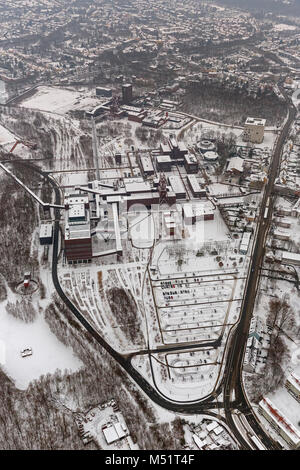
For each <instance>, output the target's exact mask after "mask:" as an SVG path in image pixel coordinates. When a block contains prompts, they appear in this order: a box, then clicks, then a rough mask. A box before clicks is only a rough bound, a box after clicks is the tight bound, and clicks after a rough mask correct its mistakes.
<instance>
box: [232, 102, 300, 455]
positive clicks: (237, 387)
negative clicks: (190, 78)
mask: <svg viewBox="0 0 300 470" xmlns="http://www.w3.org/2000/svg"><path fill="white" fill-rule="evenodd" d="M295 117H296V110H295V108H294V106H290V107H289V118H288V120H287V122H286V124H285V126H284V128H283V129H282V131H281V133H280V135H279V137H278V140H277V145H276V148H275V152H274V155H273V159H272V163H271V167H270V172H269V179H268V183H267V186H266V188H265V193H264V197H263V201H262V205H261V210H260V218H259V225H258V231H257V238H256V243H255V247H254V251H253V255H252V260H251V264H250V271H249V277H248V282H247V287H246V291H245V296H244V301H243V305H242V315H241V321H240V323H239V324H238V326H237V328H236V330H235V332H234V334H233V337H232V339H231V342H230V346H229V350H228V354H227V362H226V367H225V371H224V378H225V381H224V403H225V414H226V420H227V423H228V425H229V426H230V428H231V430H232V431H233V432H234V434H235V435H236V438H237V439H238V440H239V442H240V443H241V445H242V446H243V447H246V448H247V446H245V443H244V442H243V439H240V432H239V430H238V429H237V427H236V425H235V423H234V421H233V417H232V403H231V399H232V396H233V394H234V397H235V399H236V401H237V402H238V403H239V408H240V410H242V411H243V413H244V414H245V416H246V419H247V421H248V423H249V425H250V426H251V427H252V429H253V430H254V431H255V433H256V434H257V435H258V436H259V437H260V439H261V441H262V443H263V444H264V445H265V447H266V448H267V449H277V448H278V445H277V444H276V443H275V442H273V440H272V439H271V438H270V437H269V436H268V435H267V434H266V433H265V432H264V430H263V429H262V427H261V426H260V425H259V423H258V421H257V419H256V417H255V414H254V413H253V411H252V409H251V407H250V405H249V402H248V400H247V397H246V394H245V391H244V389H243V386H242V369H243V358H244V351H245V345H246V342H247V337H248V331H249V328H250V321H251V317H252V313H253V308H254V303H255V299H256V289H257V284H258V280H259V271H260V266H261V265H262V261H263V255H264V247H265V239H266V235H267V232H268V229H269V226H270V223H271V218H272V200H271V196H272V191H273V187H274V182H275V178H276V176H277V171H278V168H279V164H280V157H281V152H282V148H283V145H284V142H285V140H286V137H287V136H288V132H289V129H290V126H291V124H292V122H293V121H294V119H295ZM269 198H270V209H269V212H268V218H267V219H264V213H265V208H266V206H267V201H268V200H269Z"/></svg>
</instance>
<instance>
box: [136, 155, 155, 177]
mask: <svg viewBox="0 0 300 470" xmlns="http://www.w3.org/2000/svg"><path fill="white" fill-rule="evenodd" d="M138 160H139V164H140V168H141V172H142V174H143V175H144V176H145V177H147V176H152V175H154V173H155V172H154V167H153V164H152V160H151V157H150V155H140V156H139V159H138Z"/></svg>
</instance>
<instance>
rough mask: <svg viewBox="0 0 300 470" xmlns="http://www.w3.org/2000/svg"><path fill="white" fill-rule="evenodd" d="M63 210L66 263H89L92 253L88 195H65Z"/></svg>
mask: <svg viewBox="0 0 300 470" xmlns="http://www.w3.org/2000/svg"><path fill="white" fill-rule="evenodd" d="M65 208H66V211H65V238H64V245H65V256H66V259H67V261H68V263H77V262H85V263H86V262H89V261H91V259H92V256H93V253H92V237H91V226H90V213H89V198H88V195H85V194H83V195H82V194H80V193H79V192H77V193H72V194H68V195H66V197H65Z"/></svg>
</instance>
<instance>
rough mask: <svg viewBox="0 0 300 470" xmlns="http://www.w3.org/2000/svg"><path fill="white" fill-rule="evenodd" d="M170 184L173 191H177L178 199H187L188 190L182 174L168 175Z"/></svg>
mask: <svg viewBox="0 0 300 470" xmlns="http://www.w3.org/2000/svg"><path fill="white" fill-rule="evenodd" d="M168 181H169V184H170V186H171V188H172V191H173V192H174V193H175V195H176V198H177V199H185V198H186V191H185V187H184V185H183V182H182V180H181V178H180V176H177V175H171V176H169V177H168Z"/></svg>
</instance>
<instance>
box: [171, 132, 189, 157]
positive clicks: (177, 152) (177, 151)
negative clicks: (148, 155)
mask: <svg viewBox="0 0 300 470" xmlns="http://www.w3.org/2000/svg"><path fill="white" fill-rule="evenodd" d="M168 143H169V147H170V150H171V154H170V155H171V157H172V158H175V159H177V158H182V159H183V158H184V156H185V155H186V154H187V153H188V149H187V148H186V146H185V145H184V143H183V142H177V140H176V139H175V137H170V139H169V142H168Z"/></svg>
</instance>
